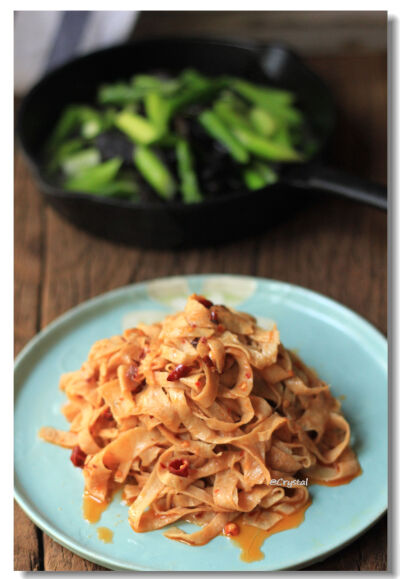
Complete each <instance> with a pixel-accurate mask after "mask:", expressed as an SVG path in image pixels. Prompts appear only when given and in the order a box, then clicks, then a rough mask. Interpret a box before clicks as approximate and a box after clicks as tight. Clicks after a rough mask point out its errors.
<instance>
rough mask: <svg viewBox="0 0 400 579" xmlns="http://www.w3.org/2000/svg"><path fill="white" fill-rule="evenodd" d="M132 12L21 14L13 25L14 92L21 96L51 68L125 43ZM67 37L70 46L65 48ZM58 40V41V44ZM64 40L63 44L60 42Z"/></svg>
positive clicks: (36, 12)
mask: <svg viewBox="0 0 400 579" xmlns="http://www.w3.org/2000/svg"><path fill="white" fill-rule="evenodd" d="M137 16H138V12H135V11H91V12H86V11H79V12H78V11H77V12H72V11H46V10H41V11H34V10H33V11H20V12H17V13H16V15H15V22H14V90H15V93H16V94H17V95H23V94H24V93H25V92H27V91H28V90H29V89H30V88H31V87H32V85H33V84H34V83H35V82H36V81H37V80H39V78H40V77H41V76H42V75H43V74H44V73H45V72H47V71H48V70H49V69H50V68H52V67H53V66H58V65H60V64H62V63H63V62H66V61H67V60H69V59H71V58H73V57H74V56H78V55H81V54H84V53H86V52H91V51H93V50H97V49H99V48H105V47H107V46H110V45H112V44H118V43H120V42H124V41H125V40H126V39H127V37H128V35H129V34H130V32H131V31H132V30H133V27H134V24H135V21H136V19H137ZM68 37H69V39H70V40H71V41H73V45H72V46H71V42H70V43H69V44H70V45H69V46H68ZM60 40H61V42H60ZM62 40H64V41H62Z"/></svg>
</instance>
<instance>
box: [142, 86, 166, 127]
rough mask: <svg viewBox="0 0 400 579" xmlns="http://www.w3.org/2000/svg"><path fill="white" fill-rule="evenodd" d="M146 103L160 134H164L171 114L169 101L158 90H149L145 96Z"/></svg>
mask: <svg viewBox="0 0 400 579" xmlns="http://www.w3.org/2000/svg"><path fill="white" fill-rule="evenodd" d="M144 105H145V109H146V114H147V116H148V118H149V119H150V121H151V122H152V123H153V125H154V126H155V127H156V129H157V131H158V133H159V135H163V134H164V133H165V132H166V131H167V128H168V121H169V117H170V114H171V106H170V103H169V101H168V100H166V99H165V98H163V97H162V96H161V95H160V93H158V92H149V93H148V94H147V95H146V97H145V100H144Z"/></svg>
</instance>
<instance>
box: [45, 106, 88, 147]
mask: <svg viewBox="0 0 400 579" xmlns="http://www.w3.org/2000/svg"><path fill="white" fill-rule="evenodd" d="M79 109H80V107H77V106H75V105H71V106H69V107H67V108H66V109H65V110H64V111H63V113H62V114H61V116H60V118H59V120H58V121H57V123H56V125H55V127H54V129H53V131H52V134H51V136H50V138H49V141H48V144H47V150H48V151H49V152H50V151H54V149H56V148H57V147H59V146H60V145H61V144H62V142H63V141H64V139H67V138H68V137H69V136H70V135H71V133H72V132H73V131H74V130H75V129H76V128H77V127H78V126H79V123H80V122H81V115H80V113H79Z"/></svg>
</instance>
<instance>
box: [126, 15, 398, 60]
mask: <svg viewBox="0 0 400 579" xmlns="http://www.w3.org/2000/svg"><path fill="white" fill-rule="evenodd" d="M386 26H387V12H384V11H367V10H365V11H362V12H361V11H341V10H335V11H329V10H325V11H318V10H317V11H315V10H313V11H280V10H271V11H269V10H268V11H263V10H252V11H247V10H241V11H230V10H229V11H228V10H224V11H219V10H217V11H212V12H209V11H205V10H203V11H198V10H193V11H190V12H189V11H179V12H176V11H152V12H148V11H143V12H142V13H141V14H140V16H139V19H138V22H137V23H136V26H135V28H134V32H133V37H134V38H135V39H136V38H149V37H150V38H151V37H152V38H155V37H157V36H194V37H210V36H211V37H217V38H219V37H222V38H224V37H225V38H228V39H229V38H239V39H243V40H245V41H248V40H251V41H253V42H254V41H258V42H262V43H266V42H285V43H287V44H289V45H290V46H291V47H293V48H294V49H296V50H299V51H300V52H301V53H302V54H316V53H317V54H324V55H327V54H332V53H333V54H338V53H339V52H345V53H348V52H349V47H351V50H352V53H353V54H354V53H369V52H370V51H378V50H381V51H383V50H385V49H386Z"/></svg>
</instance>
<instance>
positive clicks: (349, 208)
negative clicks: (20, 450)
mask: <svg viewBox="0 0 400 579" xmlns="http://www.w3.org/2000/svg"><path fill="white" fill-rule="evenodd" d="M308 60H309V64H310V65H311V66H312V67H313V68H314V69H315V71H317V72H318V73H320V74H321V75H322V76H323V77H324V78H325V79H326V81H327V82H328V83H329V84H330V86H331V87H332V88H333V90H334V93H335V96H336V99H337V103H338V105H339V113H340V118H339V124H338V131H337V135H336V138H335V142H334V146H333V151H332V161H333V162H335V164H336V165H338V166H341V167H342V168H344V169H347V170H350V171H353V172H355V173H358V174H360V175H363V176H365V177H369V178H372V179H375V180H378V181H382V182H385V181H386V164H387V157H386V55H385V54H369V55H363V56H339V57H338V56H336V57H335V56H329V57H325V58H323V57H318V58H316V57H313V58H309V59H308ZM386 235H387V224H386V215H385V214H384V213H381V212H379V211H377V210H375V209H371V208H368V207H363V206H360V205H356V204H353V203H351V202H346V201H343V200H336V199H334V200H329V201H324V202H321V203H318V204H316V205H315V206H313V207H311V208H308V209H307V210H304V211H303V212H300V213H298V214H297V215H296V216H295V217H293V218H291V219H290V221H289V222H286V223H284V224H281V225H278V226H276V227H275V228H274V229H272V230H270V231H267V232H266V233H265V234H264V235H261V236H257V237H253V238H248V239H245V240H244V241H240V242H237V243H229V244H226V245H225V246H222V247H218V248H209V249H205V250H201V251H200V250H184V251H179V252H172V251H148V250H147V251H143V250H141V249H136V248H132V247H124V246H122V245H117V244H113V243H110V242H108V241H104V240H100V239H95V238H94V237H91V236H90V235H88V234H86V233H85V232H83V231H78V230H76V229H75V228H74V227H73V226H71V225H70V224H69V223H67V222H65V221H64V220H63V219H62V218H61V217H59V216H58V215H57V214H56V213H55V212H54V211H53V210H52V209H50V208H49V207H46V206H45V205H44V203H43V201H42V199H41V196H40V195H39V194H38V191H37V188H36V186H35V185H34V184H33V181H32V179H31V176H30V173H29V171H28V168H27V166H26V164H25V162H24V161H23V160H22V158H21V155H20V153H19V152H18V151H17V152H16V161H15V341H16V352H18V351H19V350H20V349H21V348H22V347H23V346H24V345H25V344H26V343H27V342H28V340H29V339H30V338H32V337H33V336H34V335H35V334H36V333H37V332H38V331H39V330H40V329H41V328H43V327H45V326H46V325H47V324H48V323H49V322H51V321H52V320H53V319H54V318H56V317H58V316H59V315H60V314H62V313H63V312H65V311H67V310H68V309H69V308H71V307H73V306H75V305H77V304H79V303H81V302H83V301H84V300H87V299H88V298H91V297H93V296H95V295H98V294H101V293H103V292H106V291H108V290H111V289H113V288H116V287H119V286H123V285H126V284H130V283H134V282H138V281H141V280H146V279H151V278H153V277H156V276H157V277H159V276H163V275H165V276H167V275H176V274H190V273H201V272H207V273H211V272H224V273H225V272H227V273H237V274H250V275H257V276H262V277H268V278H275V279H278V280H284V281H288V282H291V283H295V284H299V285H302V286H304V287H307V288H310V289H313V290H316V291H318V292H321V293H323V294H325V295H327V296H329V297H332V298H334V299H335V300H338V301H339V302H341V303H343V304H345V305H346V306H348V307H350V308H352V309H353V310H355V311H356V312H358V313H359V314H361V315H362V316H364V317H365V318H366V319H367V320H369V321H370V322H371V323H372V324H374V325H375V326H376V327H377V328H378V329H379V330H381V331H382V332H386V323H387V319H386V279H387V270H386ZM386 524H387V523H386V517H384V518H383V519H381V520H380V521H379V522H378V523H377V524H376V525H375V526H374V527H373V528H372V529H371V530H369V531H368V532H367V533H366V534H365V535H363V536H362V537H361V538H359V539H358V540H357V541H355V542H354V543H353V544H351V545H350V546H348V547H346V548H345V549H343V550H342V551H340V552H338V553H337V554H335V555H333V556H331V557H329V558H328V559H327V560H326V561H324V562H322V563H319V564H317V565H314V566H313V567H311V569H320V570H374V571H375V570H385V569H386ZM15 569H16V570H46V571H84V570H99V569H100V567H98V566H97V565H94V564H92V563H90V562H88V561H85V560H83V559H81V558H80V557H78V556H76V555H74V554H72V553H70V552H69V551H68V550H67V549H64V548H63V547H61V546H59V545H58V544H57V543H55V542H54V541H52V540H51V539H50V538H49V537H48V536H47V535H46V534H44V533H42V532H41V531H40V530H39V529H38V528H36V527H35V525H34V524H33V523H32V522H31V521H30V520H29V519H28V518H27V517H26V516H25V514H24V513H23V512H22V511H21V509H20V508H19V507H18V506H16V509H15Z"/></svg>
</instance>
